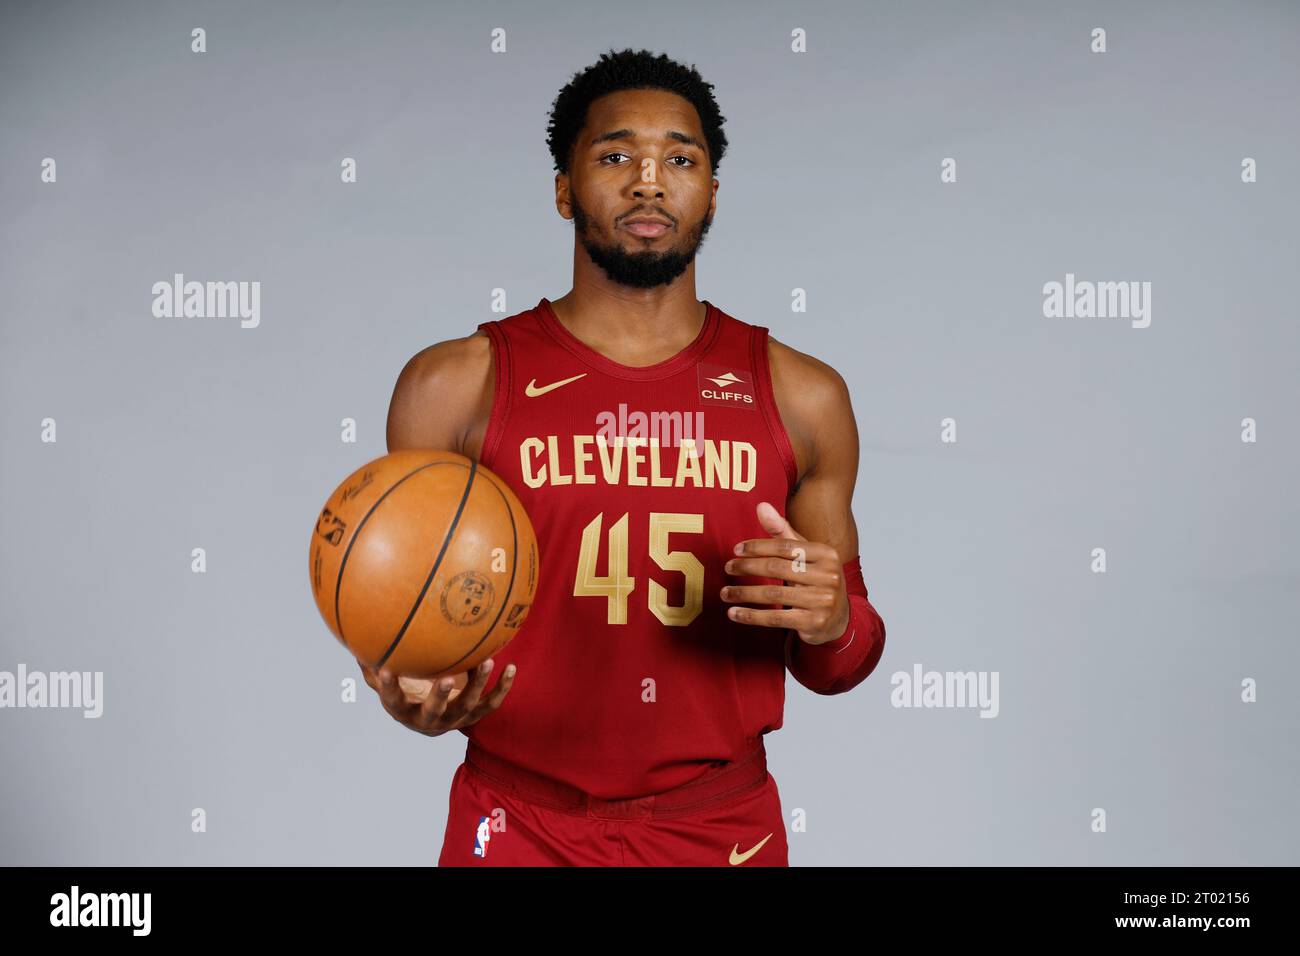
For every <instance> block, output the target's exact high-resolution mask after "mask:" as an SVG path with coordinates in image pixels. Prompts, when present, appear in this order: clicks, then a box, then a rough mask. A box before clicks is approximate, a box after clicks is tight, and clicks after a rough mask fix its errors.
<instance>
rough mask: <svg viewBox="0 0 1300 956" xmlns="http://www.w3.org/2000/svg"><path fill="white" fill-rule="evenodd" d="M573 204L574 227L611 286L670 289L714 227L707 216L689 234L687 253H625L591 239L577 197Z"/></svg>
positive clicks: (587, 223)
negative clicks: (667, 287) (613, 283)
mask: <svg viewBox="0 0 1300 956" xmlns="http://www.w3.org/2000/svg"><path fill="white" fill-rule="evenodd" d="M570 202H571V203H572V205H573V226H574V229H575V231H576V232H577V236H578V241H579V242H581V243H582V248H584V249H586V250H587V255H589V256H590V257H591V261H592V262H594V263H596V265H598V266H600V268H601V269H602V270H604V272H605V275H606V276H608V277H609V280H610V281H611V282H617V283H618V284H619V285H625V286H631V287H632V288H634V289H653V288H654V287H655V286H661V285H667V284H668V283H670V282H672V281H673V280H674V279H676V278H677V277H678V276H679V275H681V274H682V273H683V272H685V271H686V267H687V266H689V265H690V264H691V263H692V262H693V261H694V260H695V254H696V253H697V252H699V250H700V246H702V245H703V244H704V237H705V236H706V235H707V234H708V232H709V227H710V226H711V225H712V224H713V223H712V221H711V220H710V219H709V218H708V214H707V213H706V214H705V218H703V219H701V220H700V221H699V222H698V223H696V224H695V226H694V227H693V228H691V229H688V230H687V234H686V248H685V249H670V250H668V251H666V252H655V251H654V250H651V249H647V250H644V251H642V252H626V251H624V250H623V248H622V247H620V246H619V245H618V244H617V243H611V244H609V245H605V244H603V243H600V242H597V241H596V240H595V239H593V238H591V236H590V229H589V227H590V225H591V220H590V219H589V218H588V216H587V214H586V212H584V211H583V208H582V206H581V204H580V203H579V202H578V199H577V197H576V196H571V197H570Z"/></svg>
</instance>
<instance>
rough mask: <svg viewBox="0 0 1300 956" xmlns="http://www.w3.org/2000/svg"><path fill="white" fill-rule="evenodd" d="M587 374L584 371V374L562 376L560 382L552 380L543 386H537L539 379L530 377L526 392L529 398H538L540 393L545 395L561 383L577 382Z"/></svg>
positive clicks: (525, 388)
mask: <svg viewBox="0 0 1300 956" xmlns="http://www.w3.org/2000/svg"><path fill="white" fill-rule="evenodd" d="M586 374H587V373H586V372H583V373H582V375H575V376H573V378H562V379H560V380H559V381H558V382H552V383H551V384H550V385H543V386H542V387H541V388H538V387H537V379H535V378H534V379H530V380H529V382H528V384H527V385H526V386H525V387H524V394H525V395H527V396H528V397H529V398H536V397H537V396H538V395H545V394H546V393H547V392H549V391H553V390H554V389H557V388H559V387H560V386H561V385H568V384H569V383H570V382H576V381H577V380H578V379H580V378H582V376H583V375H586Z"/></svg>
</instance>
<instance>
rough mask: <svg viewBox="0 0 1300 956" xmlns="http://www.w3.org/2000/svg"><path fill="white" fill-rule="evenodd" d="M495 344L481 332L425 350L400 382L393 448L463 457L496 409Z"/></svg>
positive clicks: (392, 411)
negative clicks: (489, 412)
mask: <svg viewBox="0 0 1300 956" xmlns="http://www.w3.org/2000/svg"><path fill="white" fill-rule="evenodd" d="M492 386H493V378H492V343H491V340H490V339H489V338H488V336H487V333H485V332H484V331H483V330H482V329H478V330H476V331H474V332H473V333H471V334H470V335H467V336H465V337H463V338H459V339H447V340H446V341H444V342H438V343H436V344H434V345H430V346H428V347H427V348H424V349H421V350H420V351H419V352H417V353H415V355H413V356H411V358H410V359H409V360H408V361H407V363H406V365H405V366H404V367H403V368H402V371H401V373H400V374H399V375H398V376H397V384H396V385H395V386H394V387H393V398H392V402H391V404H390V405H389V409H388V447H389V450H390V451H395V450H397V449H399V448H447V449H451V450H456V451H459V450H460V449H461V445H462V444H463V442H464V440H465V438H466V436H467V435H468V434H469V433H470V432H471V431H472V430H473V429H474V426H475V425H476V424H477V423H478V419H479V418H480V417H481V416H482V414H483V410H484V408H485V407H486V408H487V409H489V410H490V408H491V397H492Z"/></svg>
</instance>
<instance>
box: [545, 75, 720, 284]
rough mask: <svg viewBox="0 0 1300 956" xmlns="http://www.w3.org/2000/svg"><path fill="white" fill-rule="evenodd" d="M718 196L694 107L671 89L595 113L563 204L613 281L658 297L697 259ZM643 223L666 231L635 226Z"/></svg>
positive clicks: (622, 96) (595, 107) (626, 97)
mask: <svg viewBox="0 0 1300 956" xmlns="http://www.w3.org/2000/svg"><path fill="white" fill-rule="evenodd" d="M717 188H718V183H717V180H715V179H714V178H713V174H712V169H711V167H710V164H709V156H708V147H707V146H706V145H705V142H704V131H703V129H701V127H700V119H699V116H698V115H697V114H696V112H695V108H694V107H693V106H691V104H690V103H689V102H688V101H687V100H685V99H683V98H682V97H680V96H678V95H677V94H675V93H669V92H667V91H666V90H620V91H619V92H617V93H610V94H609V95H607V96H602V97H601V98H600V99H598V100H596V101H594V102H593V103H592V104H591V106H590V107H589V108H588V110H587V121H586V123H585V125H584V126H583V128H582V130H581V131H580V132H579V134H578V138H577V140H576V141H575V142H574V145H573V154H572V160H571V162H570V164H569V172H568V174H567V176H566V175H565V174H563V173H562V174H560V175H558V176H557V177H556V206H557V208H558V209H559V210H560V214H561V215H564V216H565V217H566V218H568V216H569V215H571V216H572V217H573V224H574V233H575V235H576V237H577V239H578V241H579V242H581V243H582V246H583V248H584V249H585V250H586V251H587V254H588V255H589V256H590V257H591V260H592V261H593V262H594V263H596V265H598V266H600V268H601V269H603V270H604V272H605V274H606V275H607V276H608V277H609V278H610V279H611V280H612V281H614V282H617V283H619V284H620V285H626V286H631V287H633V288H637V289H650V288H654V287H655V286H660V285H666V284H667V283H670V282H672V281H673V280H674V279H676V278H677V277H678V276H680V275H681V274H682V273H683V272H685V271H686V267H687V266H689V265H690V264H691V262H692V261H693V260H694V259H695V253H696V252H697V251H698V250H699V248H700V246H701V245H702V244H703V242H704V236H705V235H706V234H707V233H708V231H709V226H711V225H712V223H713V212H714V208H715V206H714V201H715V200H714V197H715V194H716V193H717ZM641 217H649V218H653V219H661V220H665V221H666V226H664V227H656V226H654V225H653V224H645V223H643V224H638V223H635V222H633V220H636V219H638V218H641Z"/></svg>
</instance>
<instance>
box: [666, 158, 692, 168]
mask: <svg viewBox="0 0 1300 956" xmlns="http://www.w3.org/2000/svg"><path fill="white" fill-rule="evenodd" d="M673 159H684V160H686V162H687V163H688V164H690V165H691V166H694V165H695V160H693V159H691V158H690V157H689V156H674V157H673ZM670 162H671V160H670ZM682 168H683V169H685V168H686V167H685V166H683V167H682Z"/></svg>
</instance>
